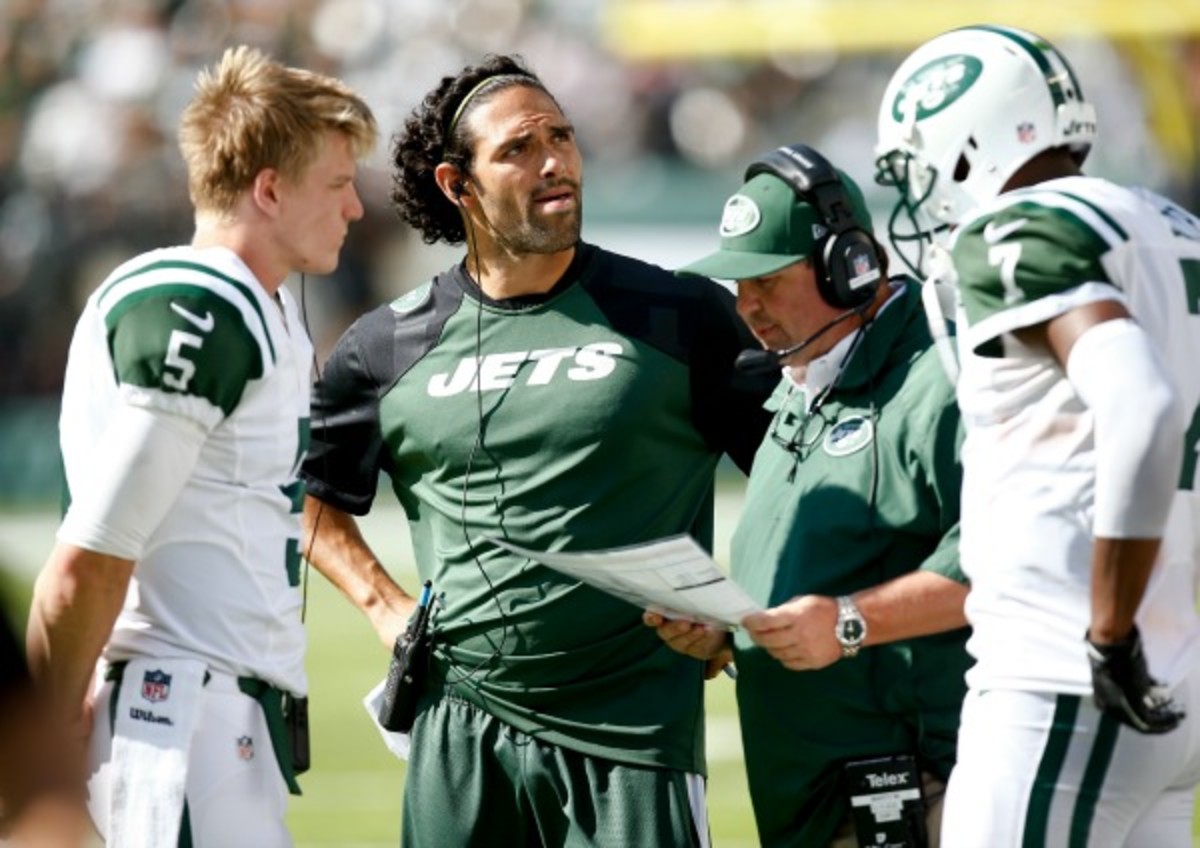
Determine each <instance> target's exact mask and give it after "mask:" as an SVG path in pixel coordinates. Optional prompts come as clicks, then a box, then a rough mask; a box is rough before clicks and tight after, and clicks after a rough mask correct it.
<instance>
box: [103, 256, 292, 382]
mask: <svg viewBox="0 0 1200 848" xmlns="http://www.w3.org/2000/svg"><path fill="white" fill-rule="evenodd" d="M163 271H191V272H193V273H196V274H201V275H203V276H204V277H209V278H211V279H213V280H220V281H221V282H222V283H225V284H227V285H230V286H232V287H233V288H234V289H236V290H237V291H238V292H239V293H240V294H241V295H242V297H244V298H245V301H246V304H247V305H248V306H249V307H250V308H251V309H252V310H253V311H254V314H255V315H257V316H258V321H259V324H260V325H261V326H262V335H263V339H264V340H265V342H266V345H267V349H268V351H269V354H270V360H271V362H274V361H275V344H274V342H272V341H271V331H270V328H269V327H268V326H267V319H266V316H265V315H263V311H262V307H261V306H260V305H259V302H258V298H257V297H256V296H255V294H254V292H253V291H251V290H250V287H249V286H247V285H246V284H245V283H243V282H242V281H241V280H238V279H237V278H235V277H230V276H227V275H225V274H222V273H221V272H219V271H216V270H214V269H213V268H210V267H209V266H207V265H201V264H200V263H198V262H184V261H182V260H169V261H162V262H152V263H150V264H148V265H142V266H140V267H139V268H136V269H134V270H133V271H130V272H129V273H128V274H125V275H124V276H122V277H118V278H117V279H115V280H112V281H111V282H109V284H108V285H107V286H105V288H104V289H103V290H102V291H101V292H100V295H99V297H98V298H97V302H100V303H102V302H103V301H104V300H105V299H106V298H107V297H108V296H109V295H110V294H111V293H112V291H113V289H114V288H116V287H117V286H119V285H120V284H121V283H125V282H128V281H129V280H132V279H134V278H137V277H145V278H147V279H146V281H145V285H146V286H154V287H156V288H157V287H160V286H170V285H173V284H177V285H182V286H185V287H187V288H199V289H206V288H207V287H206V286H205V285H203V284H202V283H200V282H193V283H184V282H181V281H179V279H178V277H168V279H166V280H163V281H162V282H158V280H157V279H156V278H155V276H153V275H157V274H159V273H160V272H163ZM139 282H140V281H139Z"/></svg>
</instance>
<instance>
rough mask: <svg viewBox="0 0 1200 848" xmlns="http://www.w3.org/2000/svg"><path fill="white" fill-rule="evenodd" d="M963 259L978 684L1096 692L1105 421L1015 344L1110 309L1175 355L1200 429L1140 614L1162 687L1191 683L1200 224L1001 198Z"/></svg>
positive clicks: (962, 250) (1199, 415)
mask: <svg viewBox="0 0 1200 848" xmlns="http://www.w3.org/2000/svg"><path fill="white" fill-rule="evenodd" d="M952 250H953V255H954V265H955V271H956V274H957V277H958V285H959V288H960V292H961V295H962V307H963V313H964V314H960V321H959V344H960V361H961V364H962V373H961V377H960V381H959V384H958V393H959V403H960V406H961V408H962V413H963V417H964V422H965V424H966V430H967V438H966V442H965V444H964V446H963V452H962V458H963V467H964V484H963V485H964V491H963V501H962V547H961V550H962V558H963V568H964V570H965V571H966V573H967V575H968V576H969V577H970V580H971V593H970V596H969V598H968V600H967V615H968V618H969V619H970V621H971V624H972V625H973V627H974V633H973V635H972V638H971V640H970V642H969V643H968V649H969V650H970V651H971V653H972V655H973V656H974V657H975V658H976V660H977V664H976V665H975V667H974V668H973V669H972V670H971V671H970V672H969V674H968V680H969V682H970V684H971V686H972V687H973V688H975V689H989V688H1016V689H1024V690H1033V691H1053V692H1065V693H1076V694H1085V693H1090V692H1091V677H1090V671H1089V666H1088V661H1087V658H1086V654H1085V651H1084V634H1085V632H1086V630H1087V627H1088V624H1089V622H1090V619H1091V605H1090V594H1089V593H1090V588H1089V587H1090V576H1091V553H1092V517H1093V507H1094V498H1093V480H1094V476H1095V452H1094V443H1093V419H1092V415H1091V412H1090V411H1089V410H1088V408H1087V407H1086V406H1085V405H1084V404H1083V402H1082V401H1081V400H1080V398H1079V397H1078V396H1077V395H1076V394H1075V391H1074V390H1073V388H1072V386H1071V384H1070V383H1069V382H1068V381H1067V379H1066V377H1065V375H1064V373H1063V371H1062V369H1061V368H1060V367H1059V366H1058V365H1057V363H1056V362H1055V361H1054V360H1053V359H1052V358H1051V357H1050V356H1049V355H1048V354H1044V353H1040V352H1037V351H1033V350H1031V349H1029V348H1028V347H1026V346H1024V345H1022V344H1021V343H1020V342H1019V341H1018V340H1017V339H1016V338H1015V337H1014V336H1013V335H1012V334H1011V332H1010V331H1012V330H1014V329H1018V328H1021V327H1026V326H1031V325H1034V324H1038V323H1040V322H1043V321H1046V320H1048V319H1050V318H1053V317H1055V316H1057V315H1060V314H1063V313H1064V312H1066V311H1068V310H1070V309H1072V308H1074V307H1077V306H1080V305H1082V304H1085V303H1088V302H1092V301H1097V300H1103V299H1112V300H1117V301H1120V302H1121V303H1123V304H1125V306H1126V308H1127V309H1128V310H1129V311H1130V312H1131V314H1132V315H1133V316H1134V318H1135V320H1136V321H1137V322H1138V324H1139V325H1140V326H1142V327H1143V328H1144V329H1145V330H1146V331H1147V332H1148V333H1149V334H1150V336H1151V337H1152V338H1153V339H1154V340H1155V341H1156V342H1157V343H1158V346H1159V350H1160V352H1161V353H1162V355H1163V357H1164V361H1165V362H1166V364H1167V367H1168V369H1169V370H1170V372H1171V374H1172V375H1173V377H1174V378H1175V382H1176V387H1177V390H1178V393H1179V397H1180V399H1181V401H1182V404H1181V405H1182V406H1183V408H1184V409H1185V410H1186V415H1187V417H1188V422H1189V426H1188V430H1187V444H1186V445H1185V451H1184V463H1183V467H1182V469H1181V471H1180V475H1179V480H1178V490H1177V493H1176V497H1175V500H1174V503H1173V506H1172V510H1171V515H1170V519H1169V523H1168V527H1167V531H1166V537H1165V540H1164V545H1163V551H1162V555H1161V557H1160V562H1159V564H1158V567H1157V569H1156V572H1155V574H1154V577H1153V578H1152V580H1151V583H1150V586H1149V589H1148V591H1147V594H1146V597H1145V599H1144V601H1143V604H1142V607H1141V610H1140V613H1139V615H1138V622H1139V627H1140V629H1141V631H1142V635H1143V638H1144V641H1145V645H1146V651H1147V658H1148V660H1149V662H1150V667H1151V670H1152V672H1153V673H1154V674H1155V675H1156V676H1159V677H1161V678H1165V679H1167V680H1172V679H1174V675H1175V674H1176V671H1174V670H1177V669H1178V668H1179V664H1181V663H1183V662H1185V661H1189V657H1190V658H1194V657H1195V656H1196V653H1195V652H1196V651H1200V623H1198V620H1197V614H1196V600H1197V590H1198V585H1200V584H1198V581H1200V576H1198V573H1200V572H1198V567H1197V564H1198V563H1200V538H1198V533H1200V499H1198V498H1197V494H1196V486H1197V474H1196V466H1197V442H1198V441H1200V412H1198V411H1197V406H1198V405H1200V222H1198V221H1197V219H1196V218H1194V217H1193V216H1191V215H1190V214H1188V213H1187V212H1185V211H1184V210H1182V209H1180V208H1179V207H1178V206H1176V205H1174V204H1173V203H1171V202H1170V201H1168V200H1166V199H1164V198H1162V197H1159V196H1157V195H1154V194H1152V193H1150V192H1148V191H1145V190H1142V189H1126V188H1122V187H1120V186H1116V185H1114V184H1112V183H1109V182H1106V181H1103V180H1098V179H1092V178H1085V177H1072V178H1067V179H1060V180H1055V181H1053V182H1048V183H1043V184H1041V185H1039V186H1036V187H1031V188H1027V189H1023V190H1020V191H1015V192H1010V193H1007V194H1005V195H1003V196H1001V197H1000V198H998V199H997V200H996V201H995V202H994V203H993V204H991V205H990V206H989V207H988V208H986V209H984V210H982V211H980V212H979V213H978V214H977V215H975V216H973V217H972V218H971V219H970V220H968V221H967V222H965V223H964V224H963V226H962V227H961V228H960V229H959V230H958V232H957V233H956V236H955V240H954V244H953V247H952ZM1129 402H1130V403H1133V404H1136V403H1137V398H1130V401H1129ZM1129 497H1131V498H1134V497H1137V493H1136V492H1130V493H1129ZM1190 661H1194V659H1192V660H1190Z"/></svg>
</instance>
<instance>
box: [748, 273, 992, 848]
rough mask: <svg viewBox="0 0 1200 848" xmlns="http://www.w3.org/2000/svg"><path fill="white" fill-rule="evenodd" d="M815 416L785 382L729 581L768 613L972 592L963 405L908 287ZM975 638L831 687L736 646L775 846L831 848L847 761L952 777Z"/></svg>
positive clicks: (910, 650) (858, 669)
mask: <svg viewBox="0 0 1200 848" xmlns="http://www.w3.org/2000/svg"><path fill="white" fill-rule="evenodd" d="M851 350H852V352H851V353H850V354H849V355H850V357H851V358H850V359H849V361H848V362H847V363H846V366H845V370H844V371H843V373H842V375H841V379H840V380H838V381H837V383H836V384H835V386H834V387H833V388H832V389H831V390H830V391H829V393H828V394H827V396H826V397H825V399H824V402H823V403H820V404H819V405H818V407H817V409H816V411H814V412H810V413H807V414H806V412H805V400H804V391H803V390H802V389H800V388H798V387H796V386H794V385H793V384H792V383H791V381H790V380H787V379H784V380H783V382H781V383H780V385H779V386H778V387H777V388H776V390H775V393H774V395H772V397H771V399H770V401H769V403H768V407H769V408H770V409H771V411H773V412H774V413H775V419H774V421H773V422H772V424H771V427H770V431H769V434H768V437H767V438H766V439H765V440H764V441H763V444H762V447H761V448H760V449H759V451H758V455H757V456H756V457H755V460H754V467H753V470H752V471H751V474H750V483H749V487H748V489H747V493H746V503H745V508H744V510H743V514H742V518H741V521H740V522H739V524H738V527H737V530H736V532H735V534H734V537H733V548H732V560H733V563H732V570H733V576H734V578H735V579H736V580H737V582H738V583H740V584H741V585H742V586H744V587H745V588H746V589H747V591H748V592H749V593H750V595H751V596H752V597H753V598H754V600H756V601H758V602H759V603H760V604H761V605H763V606H764V607H771V606H775V605H777V604H781V603H784V602H785V601H788V600H790V599H792V598H794V597H796V596H797V595H807V594H818V595H828V596H837V595H843V594H850V593H852V592H855V591H858V590H860V589H864V588H867V587H870V586H875V585H877V584H879V583H882V582H884V581H887V580H890V579H892V578H895V577H899V576H901V575H903V574H905V573H907V572H910V571H914V570H917V569H926V570H930V571H935V572H937V573H939V574H943V575H945V576H947V577H950V578H952V579H954V580H958V581H962V580H964V578H963V575H962V572H961V571H960V569H959V561H958V512H959V487H960V483H961V479H962V471H961V467H960V465H959V461H958V449H959V446H960V444H961V439H962V431H961V427H960V424H959V415H958V411H957V408H956V405H955V399H954V389H953V387H952V386H951V385H950V383H949V382H948V381H947V379H946V376H945V374H944V372H943V371H942V367H941V363H940V361H939V360H938V357H937V355H936V352H935V350H934V349H933V347H932V345H931V342H930V337H929V331H928V328H927V324H926V322H925V317H924V313H923V312H922V309H921V298H920V294H919V291H918V289H917V286H916V285H915V284H914V283H911V282H907V283H904V284H903V291H902V292H901V293H900V294H899V296H897V297H896V298H895V299H893V300H892V301H891V302H890V303H889V304H888V305H887V306H886V307H885V308H884V309H883V310H882V311H881V312H880V313H879V314H878V315H877V316H876V318H875V320H874V321H873V322H872V323H871V324H870V325H869V326H868V327H867V329H866V330H865V335H864V336H863V337H862V339H861V340H860V341H859V343H858V344H857V345H856V346H855V347H853V348H852V349H851ZM967 632H968V631H967V630H966V628H963V629H961V630H957V631H954V632H951V633H944V634H939V635H936V636H930V637H925V638H921V639H913V640H908V641H903V642H896V643H892V644H889V645H882V646H877V647H870V648H865V649H864V650H863V651H862V652H860V653H859V655H858V656H857V657H854V658H852V659H843V660H840V661H838V662H836V663H834V664H833V665H832V666H829V667H828V668H825V669H822V670H820V671H790V670H788V669H786V668H784V666H783V665H781V664H780V663H779V662H778V661H777V660H775V659H774V658H772V657H771V656H770V655H769V654H767V653H766V651H764V650H763V649H761V648H759V647H758V646H757V645H755V644H754V643H753V642H751V641H750V639H749V637H748V636H747V635H746V634H745V632H738V633H737V634H735V638H734V647H735V653H736V657H737V664H738V670H739V679H738V684H737V695H738V706H739V712H740V718H741V724H742V736H743V744H744V747H745V753H746V767H747V772H748V777H749V784H750V794H751V798H752V801H753V803H754V810H755V817H756V819H757V821H758V828H759V836H760V838H761V840H762V843H763V845H766V846H785V845H786V846H815V845H828V844H829V842H830V841H831V840H832V838H833V835H834V832H835V830H836V829H837V827H838V825H839V824H840V823H841V821H842V820H843V819H844V818H845V817H846V815H847V814H848V812H849V805H848V803H847V800H846V797H845V792H844V789H843V787H842V784H841V779H840V772H841V766H842V763H844V762H845V761H846V760H851V759H861V758H867V757H872V756H881V755H885V754H892V753H915V754H918V755H920V757H921V758H922V763H921V764H922V767H923V768H924V769H925V770H927V771H931V772H933V773H935V774H937V775H940V776H941V777H942V778H943V779H944V778H945V777H946V776H947V775H948V773H949V770H950V767H951V765H952V764H953V761H954V750H955V737H956V732H957V727H958V714H959V708H960V706H961V703H962V698H963V695H964V693H965V683H964V682H963V673H964V671H965V669H966V667H967V665H968V664H969V659H968V655H967V653H966V649H965V642H966V636H967Z"/></svg>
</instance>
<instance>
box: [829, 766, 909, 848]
mask: <svg viewBox="0 0 1200 848" xmlns="http://www.w3.org/2000/svg"><path fill="white" fill-rule="evenodd" d="M844 774H845V778H846V790H847V794H848V795H849V799H850V815H851V817H852V818H853V821H854V832H855V835H856V836H857V837H858V844H859V845H861V846H870V848H927V846H928V845H929V836H928V833H927V828H926V826H925V797H924V791H923V789H922V786H921V772H920V769H918V768H917V761H916V758H915V757H913V756H910V755H908V754H898V755H895V756H890V757H876V758H873V759H869V760H856V761H853V762H848V763H846V766H845V772H844Z"/></svg>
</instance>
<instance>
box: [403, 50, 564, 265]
mask: <svg viewBox="0 0 1200 848" xmlns="http://www.w3.org/2000/svg"><path fill="white" fill-rule="evenodd" d="M518 85H522V86H529V87H531V88H537V89H540V90H541V91H543V92H545V93H546V96H548V97H549V98H550V99H551V100H554V95H552V94H550V92H549V91H548V90H547V89H546V86H545V84H544V83H543V82H542V81H541V79H539V78H538V76H537V74H535V73H534V72H533V71H531V70H530V69H529V68H528V67H527V66H526V65H525V64H524V61H523V60H522V59H521V57H520V56H506V55H495V54H492V55H488V56H485V57H484V59H483V61H482V62H480V63H479V64H478V65H468V66H467V67H465V68H463V69H462V70H461V71H459V72H458V74H457V75H455V76H447V77H442V81H441V82H440V83H439V84H438V86H437V88H435V89H433V91H431V92H429V94H427V95H425V99H424V100H422V101H421V105H420V106H418V107H417V108H416V109H414V110H413V112H412V114H411V115H409V116H408V119H407V120H406V121H405V122H404V129H403V130H402V131H401V132H399V133H397V134H396V135H395V136H394V137H393V138H392V164H393V166H394V168H393V170H392V204H393V205H394V206H395V208H396V212H397V214H399V216H400V217H401V218H402V219H403V220H404V221H405V222H407V223H408V224H411V225H412V226H413V227H414V228H415V229H416V230H417V231H418V232H419V233H421V239H422V240H423V241H424V242H425V243H426V244H435V243H437V242H438V241H445V242H447V243H449V244H462V243H463V241H464V240H465V239H466V232H465V230H464V228H463V221H462V215H461V214H460V212H459V210H458V207H456V206H455V205H454V204H453V203H451V202H450V201H449V199H447V197H446V196H445V195H444V194H442V191H441V189H439V188H438V185H437V181H436V180H435V179H434V175H433V172H434V169H435V168H436V167H437V166H438V164H439V163H441V162H449V163H450V164H451V165H454V166H455V167H457V168H458V169H459V170H461V171H462V172H463V173H464V174H466V173H469V172H470V168H471V163H472V161H473V157H474V152H475V141H476V140H475V139H474V138H473V137H472V135H471V133H470V131H469V129H468V128H467V121H466V118H467V116H468V115H469V114H471V112H473V111H474V110H475V109H477V108H478V107H479V106H481V105H483V104H484V103H487V102H488V101H489V100H490V99H491V98H492V96H493V95H495V94H496V93H497V92H500V91H503V90H504V89H506V88H511V87H513V86H518ZM554 102H555V104H557V103H558V101H557V100H554Z"/></svg>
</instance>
